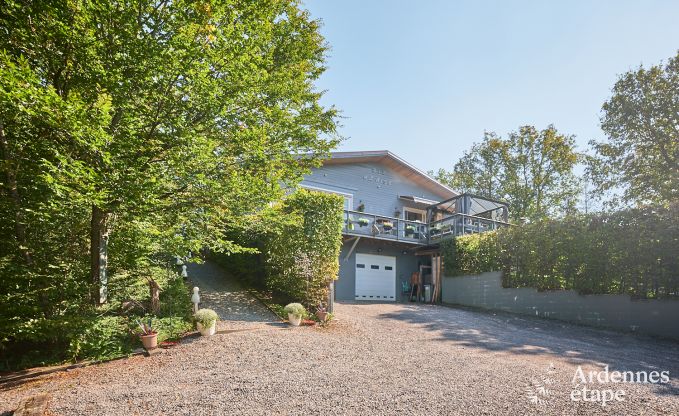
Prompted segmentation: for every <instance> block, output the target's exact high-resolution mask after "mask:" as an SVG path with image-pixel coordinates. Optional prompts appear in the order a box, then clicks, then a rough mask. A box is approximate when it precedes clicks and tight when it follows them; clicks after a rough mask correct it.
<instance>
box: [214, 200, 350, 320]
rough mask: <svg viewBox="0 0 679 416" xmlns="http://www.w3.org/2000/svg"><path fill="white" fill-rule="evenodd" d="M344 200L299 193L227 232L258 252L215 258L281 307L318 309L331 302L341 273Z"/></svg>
mask: <svg viewBox="0 0 679 416" xmlns="http://www.w3.org/2000/svg"><path fill="white" fill-rule="evenodd" d="M342 209H343V199H342V198H341V197H339V196H337V195H333V194H328V193H322V192H314V191H307V190H305V189H299V190H297V191H296V192H294V193H292V194H290V195H288V196H287V197H286V198H285V199H284V200H283V201H282V202H281V203H280V204H278V205H275V206H272V207H270V208H268V209H266V210H264V211H263V212H260V213H258V214H257V215H255V216H253V217H252V218H250V221H246V222H245V224H242V225H241V226H239V227H237V228H231V229H229V230H227V232H226V236H227V238H229V239H231V240H232V241H236V242H237V243H238V244H239V245H242V246H246V247H250V248H253V249H256V250H257V253H251V252H244V253H236V254H229V255H221V254H213V255H212V258H213V259H214V260H215V261H217V262H218V263H219V264H220V265H221V266H223V267H224V268H226V269H227V270H228V271H229V272H231V273H232V274H233V275H234V276H236V277H237V278H239V279H240V280H242V281H244V282H245V283H246V284H248V285H250V286H254V287H256V288H258V289H268V290H269V291H271V292H272V295H273V296H274V298H275V299H277V301H278V302H282V303H283V304H285V303H287V302H300V303H303V304H304V305H305V306H306V307H308V308H311V309H313V308H314V307H315V306H317V305H318V303H320V302H323V303H325V302H326V299H327V295H328V285H329V284H330V282H332V281H333V280H334V279H336V278H337V274H338V272H339V260H338V259H339V252H340V247H341V245H342V226H343V217H342Z"/></svg>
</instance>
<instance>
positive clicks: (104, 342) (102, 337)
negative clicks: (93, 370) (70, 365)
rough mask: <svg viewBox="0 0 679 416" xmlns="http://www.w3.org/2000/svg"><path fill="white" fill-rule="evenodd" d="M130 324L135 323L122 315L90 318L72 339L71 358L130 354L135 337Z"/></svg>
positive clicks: (113, 356) (104, 358) (98, 358)
mask: <svg viewBox="0 0 679 416" xmlns="http://www.w3.org/2000/svg"><path fill="white" fill-rule="evenodd" d="M130 325H134V323H133V322H129V321H128V320H127V319H126V318H124V317H121V316H104V317H100V318H97V319H92V320H90V321H89V322H87V324H86V325H84V326H83V327H82V328H81V332H80V333H78V334H77V335H76V336H75V337H73V339H71V342H70V345H69V348H68V356H69V358H71V359H73V360H78V359H83V358H88V359H94V360H106V359H111V358H116V357H121V356H124V355H127V354H130V353H131V352H132V350H133V347H134V339H135V337H134V334H133V332H132V331H131V330H130ZM137 330H138V328H137Z"/></svg>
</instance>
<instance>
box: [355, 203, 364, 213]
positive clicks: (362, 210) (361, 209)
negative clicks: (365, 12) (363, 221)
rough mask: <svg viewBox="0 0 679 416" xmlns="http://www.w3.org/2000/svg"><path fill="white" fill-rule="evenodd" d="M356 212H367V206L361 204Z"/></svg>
mask: <svg viewBox="0 0 679 416" xmlns="http://www.w3.org/2000/svg"><path fill="white" fill-rule="evenodd" d="M356 211H358V212H365V204H364V203H363V202H361V203H360V204H359V205H358V207H356Z"/></svg>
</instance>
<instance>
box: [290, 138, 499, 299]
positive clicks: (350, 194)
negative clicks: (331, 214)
mask: <svg viewBox="0 0 679 416" xmlns="http://www.w3.org/2000/svg"><path fill="white" fill-rule="evenodd" d="M300 186H302V187H303V188H307V189H311V190H316V191H321V192H329V193H334V194H337V195H341V196H342V197H344V229H343V244H342V250H341V254H340V259H339V261H340V271H339V279H338V280H337V281H336V282H335V299H337V300H356V301H391V302H393V301H402V300H406V299H408V297H409V291H410V278H411V275H412V273H413V272H420V275H421V276H422V279H423V286H424V291H423V295H424V296H425V297H426V298H427V300H429V299H431V298H434V299H436V297H437V296H436V295H437V293H438V292H437V286H440V285H437V282H440V280H439V279H440V273H439V271H440V268H441V261H440V253H439V250H438V244H439V242H440V241H441V240H442V239H446V238H452V237H455V236H458V235H464V234H469V233H476V232H485V231H489V230H494V229H496V228H498V227H501V226H504V225H507V215H508V207H507V205H506V204H504V203H502V202H499V201H493V200H490V199H487V198H480V197H477V196H474V195H469V194H458V193H456V192H455V191H453V190H452V189H450V188H449V187H447V186H446V185H443V184H441V183H439V182H438V181H436V180H434V179H433V178H432V177H430V176H429V175H427V174H426V173H424V172H423V171H421V170H419V169H418V168H416V167H414V166H413V165H411V164H410V163H408V162H406V161H405V160H403V159H401V158H400V157H398V156H396V155H395V154H393V153H391V152H389V151H386V150H380V151H363V152H335V153H332V155H331V157H330V158H329V159H328V160H326V161H325V162H324V164H323V166H321V167H319V168H316V169H314V170H313V171H312V172H311V174H309V175H307V176H306V177H305V178H304V180H303V181H302V182H301V185H300Z"/></svg>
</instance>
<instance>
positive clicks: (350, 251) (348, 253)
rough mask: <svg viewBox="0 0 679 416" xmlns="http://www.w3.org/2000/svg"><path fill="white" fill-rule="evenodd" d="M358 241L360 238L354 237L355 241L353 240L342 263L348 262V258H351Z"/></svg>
mask: <svg viewBox="0 0 679 416" xmlns="http://www.w3.org/2000/svg"><path fill="white" fill-rule="evenodd" d="M360 240H361V237H356V240H354V244H352V245H351V247H350V248H349V251H348V252H347V255H346V256H344V261H347V260H349V257H351V253H353V252H354V249H355V248H356V245H357V244H358V242H359V241H360Z"/></svg>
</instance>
